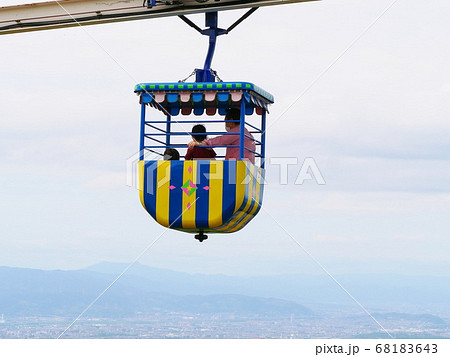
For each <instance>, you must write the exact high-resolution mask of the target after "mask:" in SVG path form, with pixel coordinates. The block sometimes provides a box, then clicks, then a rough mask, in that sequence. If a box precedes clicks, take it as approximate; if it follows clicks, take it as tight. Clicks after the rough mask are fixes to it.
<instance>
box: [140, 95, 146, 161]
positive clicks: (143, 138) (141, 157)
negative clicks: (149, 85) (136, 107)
mask: <svg viewBox="0 0 450 357" xmlns="http://www.w3.org/2000/svg"><path fill="white" fill-rule="evenodd" d="M144 140H145V103H144V102H143V101H142V103H141V141H140V144H139V160H140V161H142V160H144V144H145V142H144Z"/></svg>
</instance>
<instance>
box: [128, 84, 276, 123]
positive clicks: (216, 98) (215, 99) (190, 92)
mask: <svg viewBox="0 0 450 357" xmlns="http://www.w3.org/2000/svg"><path fill="white" fill-rule="evenodd" d="M134 92H135V93H137V94H138V95H139V96H140V97H141V102H143V103H147V104H149V105H150V106H152V107H154V108H156V109H159V110H163V111H167V112H168V113H169V114H170V115H178V114H180V112H181V114H183V115H190V114H191V113H192V112H193V113H194V115H203V114H204V113H205V111H206V114H207V115H215V114H216V112H217V111H218V112H219V114H220V115H225V114H226V111H227V109H228V108H230V107H240V105H241V102H242V100H245V108H246V109H245V112H246V115H251V114H253V112H254V111H255V110H256V112H257V114H261V113H262V111H263V109H265V110H267V109H268V106H269V104H272V103H273V102H274V97H273V96H272V95H271V94H270V93H268V92H266V91H265V90H263V89H262V88H260V87H258V86H256V85H254V84H253V83H249V82H203V83H140V84H138V85H136V87H135V88H134Z"/></svg>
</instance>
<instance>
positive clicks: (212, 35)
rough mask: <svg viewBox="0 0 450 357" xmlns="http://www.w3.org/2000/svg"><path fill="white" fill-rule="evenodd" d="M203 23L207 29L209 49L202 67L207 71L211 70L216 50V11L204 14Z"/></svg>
mask: <svg viewBox="0 0 450 357" xmlns="http://www.w3.org/2000/svg"><path fill="white" fill-rule="evenodd" d="M205 22H206V26H207V27H209V47H208V54H207V55H206V60H205V65H204V66H203V70H204V71H208V72H209V70H210V69H211V63H212V59H213V56H214V51H215V49H216V40H217V32H218V29H217V25H218V16H217V11H214V12H207V13H206V14H205Z"/></svg>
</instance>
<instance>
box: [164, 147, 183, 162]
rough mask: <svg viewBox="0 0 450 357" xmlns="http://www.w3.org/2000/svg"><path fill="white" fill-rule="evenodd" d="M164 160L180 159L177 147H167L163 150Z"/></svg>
mask: <svg viewBox="0 0 450 357" xmlns="http://www.w3.org/2000/svg"><path fill="white" fill-rule="evenodd" d="M164 160H180V153H179V152H178V150H177V149H174V148H167V149H166V151H164Z"/></svg>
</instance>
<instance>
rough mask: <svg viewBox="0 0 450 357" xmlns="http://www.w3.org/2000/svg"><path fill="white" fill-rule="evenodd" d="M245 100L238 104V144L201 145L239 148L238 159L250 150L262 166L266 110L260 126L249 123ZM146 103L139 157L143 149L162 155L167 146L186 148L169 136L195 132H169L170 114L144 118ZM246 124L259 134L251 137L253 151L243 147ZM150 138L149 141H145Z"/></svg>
mask: <svg viewBox="0 0 450 357" xmlns="http://www.w3.org/2000/svg"><path fill="white" fill-rule="evenodd" d="M245 103H246V102H245V100H242V102H241V105H240V110H241V117H240V120H239V123H240V124H239V128H240V130H239V145H218V146H203V147H207V148H208V147H209V148H229V147H234V148H237V147H238V148H239V160H243V159H244V157H245V155H244V154H245V150H247V151H249V152H252V153H254V154H255V158H260V159H261V162H260V166H261V167H262V168H264V159H265V157H264V155H265V116H266V110H263V112H262V115H261V123H262V125H263V126H262V127H261V128H258V127H256V126H254V125H252V124H249V123H247V122H246V120H245V119H246V115H245ZM146 108H147V105H146V103H144V102H142V104H141V137H140V154H139V159H140V160H144V157H145V151H149V152H152V153H154V154H157V155H160V156H163V151H164V150H165V149H167V148H181V149H183V148H186V147H187V145H186V144H172V143H171V137H172V136H189V135H195V133H191V132H171V124H172V123H173V119H172V116H171V115H166V120H165V121H164V120H148V119H146ZM231 121H232V122H235V123H236V122H238V120H231ZM177 122H178V123H183V124H185V123H186V124H189V123H192V124H194V123H195V124H200V123H223V122H224V121H223V120H195V121H193V120H186V121H184V120H178V121H177ZM157 124H160V125H164V124H165V129H166V130H164V129H162V128H160V127H158V126H157ZM246 125H248V126H250V127H251V128H253V129H255V130H254V131H252V132H251V133H256V134H259V135H261V139H260V140H258V139H257V138H253V140H254V141H255V144H256V146H257V150H256V151H253V150H251V149H250V148H247V147H245V137H249V136H248V135H247V134H245V129H246ZM205 134H206V135H236V134H234V133H227V132H221V131H214V132H212V131H211V132H207V133H205ZM158 138H165V140H164V141H163V140H159V139H158ZM148 140H150V141H151V142H147V141H148ZM258 148H259V150H258ZM224 157H225V156H223V155H219V156H216V158H224Z"/></svg>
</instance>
